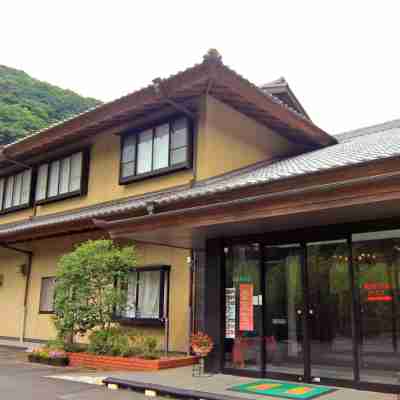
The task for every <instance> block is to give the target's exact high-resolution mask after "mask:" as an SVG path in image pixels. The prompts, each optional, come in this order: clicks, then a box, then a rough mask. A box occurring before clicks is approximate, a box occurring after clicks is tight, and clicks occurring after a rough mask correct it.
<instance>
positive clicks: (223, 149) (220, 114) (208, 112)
mask: <svg viewBox="0 0 400 400" xmlns="http://www.w3.org/2000/svg"><path fill="white" fill-rule="evenodd" d="M201 110H202V111H201V113H200V119H199V132H198V153H197V179H199V180H201V179H206V178H210V177H212V176H215V175H220V174H223V173H226V172H229V171H232V170H235V169H238V168H242V167H245V166H247V165H251V164H254V163H256V162H258V161H263V160H266V159H271V158H274V157H277V156H281V155H286V154H287V153H288V152H289V151H292V150H293V149H294V145H293V144H291V143H290V142H289V141H288V140H286V139H285V138H283V137H282V136H280V135H278V134H277V133H275V132H274V131H272V130H271V129H269V128H267V127H265V126H264V125H261V124H259V123H258V122H256V121H255V120H253V119H251V118H249V117H247V116H246V115H244V114H242V113H240V112H238V111H237V110H235V109H233V108H232V107H230V106H228V105H226V104H224V103H222V102H221V101H219V100H217V99H215V98H213V97H211V96H207V97H204V98H203V101H202V106H201Z"/></svg>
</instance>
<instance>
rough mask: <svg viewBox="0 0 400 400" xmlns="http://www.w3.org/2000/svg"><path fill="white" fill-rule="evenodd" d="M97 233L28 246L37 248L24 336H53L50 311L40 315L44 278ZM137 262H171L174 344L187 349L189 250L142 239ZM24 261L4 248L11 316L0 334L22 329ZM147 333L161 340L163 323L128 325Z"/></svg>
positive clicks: (6, 307)
mask: <svg viewBox="0 0 400 400" xmlns="http://www.w3.org/2000/svg"><path fill="white" fill-rule="evenodd" d="M89 238H96V236H93V235H89V234H85V235H73V236H63V237H57V238H54V239H46V240H41V241H36V242H33V243H32V244H31V245H30V248H31V250H32V251H33V253H34V256H33V262H32V271H31V280H30V288H29V296H28V306H27V318H26V330H25V337H26V338H29V339H41V340H47V339H50V338H54V337H55V334H56V332H55V329H54V326H53V322H52V317H51V315H48V314H39V300H40V289H41V280H42V278H44V277H49V276H54V275H55V272H56V267H57V262H58V260H59V258H60V257H61V256H62V255H63V254H65V253H66V252H68V251H70V250H72V249H73V248H74V246H75V245H76V244H78V243H80V242H82V241H84V240H87V239H89ZM136 249H137V252H138V265H140V266H142V265H143V266H146V265H155V264H163V265H170V266H171V275H170V292H169V293H170V308H169V316H170V342H169V343H170V348H171V350H174V351H182V352H183V351H186V350H187V345H188V335H189V333H188V325H189V312H188V307H189V279H190V277H189V266H188V264H187V257H188V256H189V252H188V251H187V250H183V249H182V250H181V249H176V248H171V247H166V246H155V245H148V244H142V243H138V244H136ZM25 262H26V257H25V256H24V255H19V254H16V253H14V252H10V251H3V250H2V251H1V252H0V274H3V275H4V284H3V286H2V287H0V317H1V318H2V321H7V323H4V324H2V325H1V326H0V336H9V337H15V338H16V337H19V336H20V333H21V326H22V325H21V324H22V322H21V321H22V311H23V296H24V290H25V278H24V277H23V275H22V274H21V273H20V272H19V271H18V266H19V265H21V264H23V263H25ZM130 329H134V330H137V331H140V332H142V333H145V334H151V335H155V336H157V337H159V339H160V342H162V340H163V334H164V330H163V329H162V328H146V327H140V328H139V327H138V328H130Z"/></svg>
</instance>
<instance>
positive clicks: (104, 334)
mask: <svg viewBox="0 0 400 400" xmlns="http://www.w3.org/2000/svg"><path fill="white" fill-rule="evenodd" d="M157 346H158V340H157V338H156V337H154V336H145V335H144V334H142V333H132V332H124V331H123V330H122V329H121V328H116V327H114V328H110V329H99V330H96V331H94V332H92V333H91V334H90V336H89V345H88V352H89V353H92V354H97V355H110V356H120V357H131V356H134V357H135V356H136V357H142V358H145V359H150V360H154V359H157V358H159V351H157Z"/></svg>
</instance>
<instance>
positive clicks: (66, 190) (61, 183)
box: [35, 152, 88, 203]
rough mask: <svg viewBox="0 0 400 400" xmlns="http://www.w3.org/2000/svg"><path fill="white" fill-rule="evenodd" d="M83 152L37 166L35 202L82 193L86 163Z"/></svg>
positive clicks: (84, 184)
mask: <svg viewBox="0 0 400 400" xmlns="http://www.w3.org/2000/svg"><path fill="white" fill-rule="evenodd" d="M84 161H85V153H84V152H79V153H75V154H72V155H71V156H69V157H65V158H63V159H60V160H55V161H51V162H49V163H47V164H42V165H40V166H39V168H38V172H37V181H36V196H35V200H36V202H37V203H41V202H46V201H51V200H54V199H58V198H65V197H70V196H73V195H80V194H83V192H84V190H86V188H85V186H86V184H87V183H86V182H85V180H84V177H85V176H86V175H85V171H86V170H87V167H88V166H87V165H86V166H85V165H84V164H87V163H85V162H84Z"/></svg>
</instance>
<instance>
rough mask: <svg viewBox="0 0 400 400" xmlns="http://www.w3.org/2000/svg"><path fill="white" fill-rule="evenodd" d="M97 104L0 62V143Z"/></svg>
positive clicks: (17, 137) (97, 102) (10, 140)
mask: <svg viewBox="0 0 400 400" xmlns="http://www.w3.org/2000/svg"><path fill="white" fill-rule="evenodd" d="M98 104H100V102H99V101H98V100H95V99H92V98H84V97H81V96H79V95H78V94H76V93H74V92H72V91H71V90H64V89H61V88H59V87H57V86H53V85H50V84H48V83H46V82H41V81H38V80H36V79H33V78H31V77H30V76H29V75H28V74H26V73H25V72H23V71H18V70H16V69H12V68H8V67H6V66H2V65H0V144H6V143H10V142H13V141H14V140H16V139H20V138H22V137H24V136H25V135H27V134H29V133H31V132H33V131H36V130H38V129H42V128H45V127H46V126H49V125H51V124H53V123H55V122H57V121H60V120H63V119H66V118H68V117H70V116H72V115H75V114H78V113H81V112H83V111H85V110H87V109H89V108H91V107H93V106H96V105H98Z"/></svg>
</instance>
